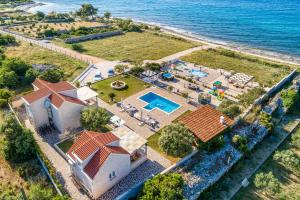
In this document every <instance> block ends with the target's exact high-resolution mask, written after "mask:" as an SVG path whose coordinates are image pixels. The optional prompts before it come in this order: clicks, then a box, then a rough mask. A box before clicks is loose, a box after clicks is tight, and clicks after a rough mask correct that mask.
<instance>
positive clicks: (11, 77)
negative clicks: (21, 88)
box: [0, 68, 19, 88]
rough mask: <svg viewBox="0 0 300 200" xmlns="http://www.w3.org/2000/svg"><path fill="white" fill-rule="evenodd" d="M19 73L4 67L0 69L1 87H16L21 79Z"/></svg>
mask: <svg viewBox="0 0 300 200" xmlns="http://www.w3.org/2000/svg"><path fill="white" fill-rule="evenodd" d="M18 79H19V78H18V75H17V74H16V73H15V72H14V71H10V70H9V69H6V68H2V69H0V88H4V87H7V88H16V87H17V85H18V83H19V80H18Z"/></svg>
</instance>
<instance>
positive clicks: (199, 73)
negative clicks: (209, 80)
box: [189, 69, 208, 78]
mask: <svg viewBox="0 0 300 200" xmlns="http://www.w3.org/2000/svg"><path fill="white" fill-rule="evenodd" d="M189 73H190V74H192V75H194V76H198V77H200V78H203V77H207V75H208V74H207V73H205V72H202V71H201V70H200V69H191V70H190V71H189Z"/></svg>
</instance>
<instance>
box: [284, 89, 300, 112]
mask: <svg viewBox="0 0 300 200" xmlns="http://www.w3.org/2000/svg"><path fill="white" fill-rule="evenodd" d="M280 97H281V99H282V103H283V106H284V107H285V108H286V109H287V111H290V109H291V108H292V107H293V105H294V104H295V103H296V101H297V99H298V98H299V94H298V93H297V92H296V91H295V90H294V89H287V90H283V91H282V92H281V93H280Z"/></svg>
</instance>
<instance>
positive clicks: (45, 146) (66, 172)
mask: <svg viewBox="0 0 300 200" xmlns="http://www.w3.org/2000/svg"><path fill="white" fill-rule="evenodd" d="M25 125H26V127H27V128H29V129H31V130H32V131H33V133H34V134H33V136H34V138H35V140H36V141H37V143H38V145H39V146H40V148H41V150H42V151H43V153H44V154H45V155H46V156H47V157H48V159H49V160H50V161H51V163H52V165H53V166H54V167H55V168H56V171H57V173H58V174H59V175H60V176H61V177H60V179H61V182H62V183H63V184H62V185H63V186H64V188H65V189H66V190H67V191H68V193H69V194H70V196H71V198H72V199H73V200H89V198H88V196H86V195H85V194H82V193H80V192H79V190H78V189H77V188H76V186H75V185H74V183H73V181H72V179H71V170H70V166H69V164H68V163H67V161H65V160H64V159H63V158H62V156H61V155H60V154H59V153H57V152H56V151H55V149H54V147H53V146H52V144H51V143H48V142H47V141H46V140H44V138H42V137H41V136H40V135H38V134H37V133H36V131H35V130H34V128H33V126H32V125H31V124H30V122H29V120H26V121H25Z"/></svg>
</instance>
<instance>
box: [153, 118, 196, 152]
mask: <svg viewBox="0 0 300 200" xmlns="http://www.w3.org/2000/svg"><path fill="white" fill-rule="evenodd" d="M193 142H194V136H193V134H192V133H191V132H190V131H189V130H188V129H187V128H186V127H185V126H184V125H182V124H178V123H173V124H170V125H168V126H166V127H164V128H163V130H162V133H161V135H160V137H159V141H158V143H159V146H160V148H161V149H162V150H163V151H164V152H166V153H167V154H168V155H171V156H175V157H182V156H185V155H186V154H188V153H190V152H191V151H192V150H193V147H192V146H193Z"/></svg>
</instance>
